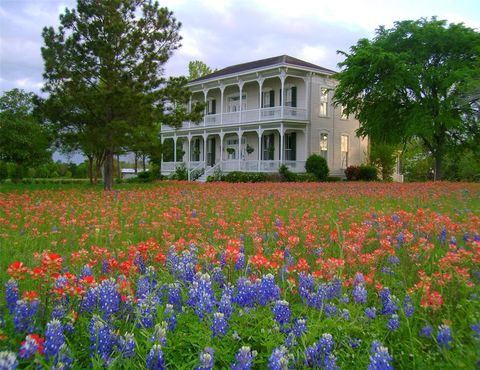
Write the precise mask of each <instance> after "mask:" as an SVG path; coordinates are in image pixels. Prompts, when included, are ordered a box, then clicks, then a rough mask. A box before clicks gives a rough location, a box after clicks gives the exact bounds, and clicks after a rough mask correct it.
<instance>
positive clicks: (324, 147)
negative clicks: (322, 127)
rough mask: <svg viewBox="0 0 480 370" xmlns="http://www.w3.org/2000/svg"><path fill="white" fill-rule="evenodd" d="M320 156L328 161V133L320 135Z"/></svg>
mask: <svg viewBox="0 0 480 370" xmlns="http://www.w3.org/2000/svg"><path fill="white" fill-rule="evenodd" d="M320 155H321V156H322V157H323V158H325V159H326V160H327V159H328V158H327V157H328V134H326V133H321V134H320Z"/></svg>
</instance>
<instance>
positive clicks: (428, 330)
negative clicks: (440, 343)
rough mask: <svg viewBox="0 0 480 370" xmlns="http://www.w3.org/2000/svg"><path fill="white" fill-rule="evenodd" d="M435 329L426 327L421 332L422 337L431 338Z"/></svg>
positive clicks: (429, 326)
mask: <svg viewBox="0 0 480 370" xmlns="http://www.w3.org/2000/svg"><path fill="white" fill-rule="evenodd" d="M432 332H433V328H432V326H431V325H426V326H424V327H423V328H422V329H421V330H420V336H421V337H426V338H430V337H431V336H432Z"/></svg>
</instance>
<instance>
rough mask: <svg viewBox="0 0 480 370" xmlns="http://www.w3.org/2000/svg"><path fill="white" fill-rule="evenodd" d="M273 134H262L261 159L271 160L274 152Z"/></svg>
mask: <svg viewBox="0 0 480 370" xmlns="http://www.w3.org/2000/svg"><path fill="white" fill-rule="evenodd" d="M274 140H275V139H274V134H270V135H263V138H262V147H263V160H265V161H273V160H274V159H275V158H274V154H275V146H274V142H275V141H274Z"/></svg>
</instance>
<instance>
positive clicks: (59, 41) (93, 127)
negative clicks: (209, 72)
mask: <svg viewBox="0 0 480 370" xmlns="http://www.w3.org/2000/svg"><path fill="white" fill-rule="evenodd" d="M180 26H181V24H180V23H179V22H178V21H177V20H176V19H175V18H174V17H173V13H172V12H170V11H169V10H168V9H167V8H161V7H160V6H159V5H158V3H157V2H151V1H148V0H102V1H94V0H78V3H77V8H76V9H73V10H70V9H66V10H65V13H64V14H62V15H61V16H60V27H59V28H58V30H54V29H53V28H52V27H49V28H45V29H44V30H43V39H44V44H45V46H44V47H43V48H42V56H43V59H44V62H45V73H44V78H45V80H46V85H45V88H44V90H45V91H46V92H48V93H49V94H50V98H51V99H55V100H56V101H57V104H58V103H59V106H61V107H62V110H59V109H54V110H50V113H51V115H50V118H51V119H52V120H54V121H55V122H56V123H58V124H59V125H60V127H62V126H63V127H66V128H69V127H71V126H73V128H72V129H71V130H70V132H71V133H72V134H76V133H82V134H83V135H89V136H90V137H91V138H92V139H93V138H94V142H95V150H96V151H97V152H103V153H104V157H105V163H104V188H105V189H106V190H110V189H111V188H112V185H113V175H114V173H113V172H114V169H113V159H114V155H115V154H119V153H121V152H122V151H123V150H125V148H128V146H129V145H130V144H131V139H132V137H134V136H135V133H136V132H138V131H142V132H151V131H152V130H155V129H157V127H158V122H160V121H161V120H162V117H163V114H164V104H163V100H162V99H163V98H164V94H163V90H164V88H165V79H164V78H163V77H162V71H163V69H162V68H163V66H164V64H165V63H166V62H167V60H168V59H169V57H170V56H171V54H172V52H173V51H174V50H175V49H177V48H178V47H179V46H180V40H181V37H180V35H179V32H178V31H179V29H180ZM57 106H58V105H57ZM63 112H68V114H67V115H65V114H64V113H63ZM93 135H94V136H93Z"/></svg>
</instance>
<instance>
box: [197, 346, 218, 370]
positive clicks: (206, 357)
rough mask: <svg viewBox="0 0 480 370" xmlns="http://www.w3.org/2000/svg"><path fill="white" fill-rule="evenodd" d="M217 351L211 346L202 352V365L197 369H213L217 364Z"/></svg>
mask: <svg viewBox="0 0 480 370" xmlns="http://www.w3.org/2000/svg"><path fill="white" fill-rule="evenodd" d="M214 354H215V351H214V350H213V348H211V347H206V348H205V349H204V350H203V351H202V352H201V353H200V366H197V367H196V368H195V370H212V369H213V365H214V364H215V358H214Z"/></svg>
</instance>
